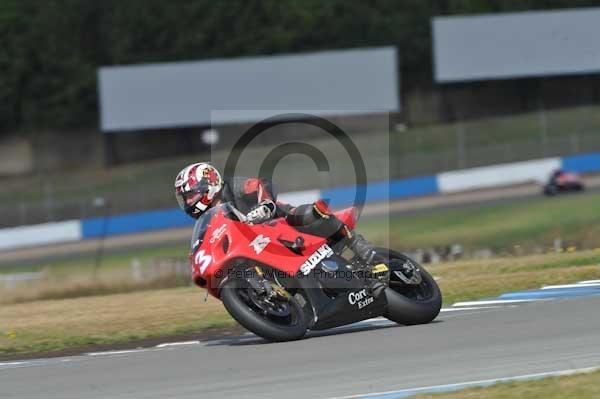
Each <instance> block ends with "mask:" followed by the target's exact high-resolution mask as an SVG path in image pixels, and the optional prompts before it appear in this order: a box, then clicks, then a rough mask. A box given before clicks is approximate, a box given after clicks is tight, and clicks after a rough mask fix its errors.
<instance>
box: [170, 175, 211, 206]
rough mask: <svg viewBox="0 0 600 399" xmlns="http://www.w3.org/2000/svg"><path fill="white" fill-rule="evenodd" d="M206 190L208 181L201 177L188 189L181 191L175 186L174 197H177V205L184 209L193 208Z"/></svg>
mask: <svg viewBox="0 0 600 399" xmlns="http://www.w3.org/2000/svg"><path fill="white" fill-rule="evenodd" d="M207 192H208V181H207V180H206V179H202V180H200V181H199V182H198V183H197V184H196V185H195V186H194V187H192V189H191V190H189V191H183V190H181V189H177V188H176V189H175V198H176V199H177V204H178V205H179V207H180V208H181V209H182V210H184V211H185V210H188V209H190V208H193V207H194V206H195V205H196V204H197V203H198V202H199V201H200V200H201V199H202V197H204V195H205V194H206V193H207Z"/></svg>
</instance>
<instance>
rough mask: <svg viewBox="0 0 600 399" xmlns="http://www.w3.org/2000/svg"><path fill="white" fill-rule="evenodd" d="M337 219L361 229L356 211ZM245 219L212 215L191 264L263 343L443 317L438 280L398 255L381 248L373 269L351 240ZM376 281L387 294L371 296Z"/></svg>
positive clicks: (217, 210)
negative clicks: (366, 323) (372, 323)
mask: <svg viewBox="0 0 600 399" xmlns="http://www.w3.org/2000/svg"><path fill="white" fill-rule="evenodd" d="M335 216H337V218H338V219H340V221H342V222H343V223H345V224H346V225H347V226H348V227H349V228H354V225H355V223H356V209H355V208H348V209H344V210H342V211H339V212H336V213H335ZM244 219H245V216H244V215H243V214H242V213H241V212H239V211H238V210H237V209H235V207H233V205H232V204H231V203H224V204H220V205H218V206H215V207H214V208H212V209H210V210H209V211H207V212H206V213H205V214H204V215H203V216H202V217H201V218H200V219H199V220H198V222H197V223H196V226H195V228H194V233H193V238H192V251H191V253H190V263H191V265H192V277H193V279H194V282H195V283H196V284H197V285H199V286H200V287H204V288H206V289H207V290H208V292H209V293H210V294H211V295H213V296H215V297H216V298H219V299H220V300H221V301H222V302H223V304H224V305H225V308H226V309H227V311H228V312H229V313H230V314H231V316H233V318H234V319H235V320H237V321H238V322H239V323H240V324H241V325H242V326H244V327H245V328H247V329H248V330H250V331H252V332H253V333H255V334H256V335H259V336H261V337H263V338H265V339H267V340H270V341H288V340H295V339H299V338H301V337H302V336H304V334H305V333H306V331H307V330H309V329H310V330H322V329H327V328H333V327H338V326H342V325H346V324H350V323H354V322H357V321H360V320H365V319H369V318H372V317H378V316H384V317H386V318H388V319H390V320H393V321H395V322H397V323H399V324H405V325H410V324H423V323H428V322H430V321H432V320H433V319H435V317H437V315H438V314H439V312H440V307H441V304H442V296H441V293H440V290H439V288H438V286H437V284H436V282H435V281H434V279H433V278H432V277H431V276H430V275H429V273H427V271H425V270H424V269H423V268H422V267H421V266H420V265H418V264H417V263H416V262H415V261H413V260H411V259H409V258H408V257H407V256H405V255H403V254H401V253H399V252H396V251H392V250H388V249H383V248H378V249H376V253H377V256H376V262H374V263H373V265H371V266H369V267H368V268H366V267H365V266H364V265H362V264H361V260H360V259H359V257H358V256H356V255H355V254H354V253H352V251H351V250H350V249H349V247H348V242H347V241H348V240H347V239H346V238H339V239H337V241H336V242H333V241H332V240H328V239H326V238H323V237H317V236H314V235H310V234H303V233H300V232H299V231H298V230H296V229H295V228H294V227H292V226H290V225H289V224H288V223H287V222H286V221H285V220H284V219H283V218H281V219H274V220H271V221H269V222H266V223H263V224H257V225H250V224H247V223H244ZM363 270H368V272H364V271H363ZM374 279H375V280H379V281H380V282H382V283H383V284H384V286H383V288H382V289H379V290H372V288H371V287H373V281H374ZM378 286H379V287H380V288H381V284H378Z"/></svg>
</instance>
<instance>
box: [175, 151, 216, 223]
mask: <svg viewBox="0 0 600 399" xmlns="http://www.w3.org/2000/svg"><path fill="white" fill-rule="evenodd" d="M222 188H223V179H222V178H221V175H220V174H219V171H218V170H217V169H216V168H215V167H214V166H212V165H211V164H209V163H207V162H202V163H194V164H191V165H189V166H186V167H185V168H183V170H182V171H181V172H179V174H178V175H177V177H176V178H175V198H177V203H178V204H179V207H180V208H181V209H182V210H184V211H185V213H187V214H188V215H190V216H191V217H193V218H198V217H199V216H200V215H201V214H202V213H203V212H204V211H206V210H207V209H208V208H209V207H210V206H211V204H212V203H213V201H214V199H215V197H216V195H217V194H218V193H219V191H221V189H222Z"/></svg>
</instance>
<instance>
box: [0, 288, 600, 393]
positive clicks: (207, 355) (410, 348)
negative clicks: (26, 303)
mask: <svg viewBox="0 0 600 399" xmlns="http://www.w3.org/2000/svg"><path fill="white" fill-rule="evenodd" d="M598 309H600V296H595V297H587V298H580V299H560V300H554V301H540V302H532V303H526V304H518V305H511V306H503V307H494V308H485V307H483V308H464V309H462V310H458V311H450V312H444V313H442V314H441V315H440V316H439V318H438V319H437V321H436V322H434V323H431V324H428V325H422V326H411V327H405V326H390V325H389V324H387V325H380V326H379V327H377V326H371V327H366V328H363V329H361V328H358V329H356V328H355V329H353V330H352V329H338V330H337V331H333V333H325V334H313V335H311V336H310V337H309V338H307V339H304V340H301V341H295V342H288V343H276V344H268V343H265V342H264V341H262V340H261V339H259V338H256V337H254V336H244V337H237V338H227V339H224V340H221V341H212V342H205V343H200V344H196V345H186V346H173V347H164V348H160V349H156V348H153V349H147V350H140V351H136V352H124V353H113V354H100V355H97V356H90V355H88V356H77V357H71V358H58V359H45V360H40V361H39V362H35V361H33V362H31V361H28V362H23V363H19V362H13V363H8V364H7V363H4V364H1V363H0V397H2V398H11V399H12V398H48V399H50V398H61V399H67V398H78V399H79V398H86V399H95V398H133V399H142V398H143V399H149V398H161V399H162V398H195V399H197V398H277V399H280V398H282V397H284V398H335V397H346V396H349V395H361V394H369V393H374V392H385V391H391V390H400V389H407V388H417V387H424V386H431V385H440V384H450V383H461V382H467V381H473V380H485V379H494V378H503V377H511V376H518V375H524V374H532V373H543V372H549V371H556V370H565V369H574V368H583V367H593V366H598V365H600V317H598V313H599V310H598Z"/></svg>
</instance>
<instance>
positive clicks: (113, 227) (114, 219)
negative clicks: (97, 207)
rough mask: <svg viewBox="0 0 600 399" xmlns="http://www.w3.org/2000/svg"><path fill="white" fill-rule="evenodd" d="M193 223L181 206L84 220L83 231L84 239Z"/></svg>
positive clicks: (82, 223) (82, 222)
mask: <svg viewBox="0 0 600 399" xmlns="http://www.w3.org/2000/svg"><path fill="white" fill-rule="evenodd" d="M193 224H194V220H193V219H191V218H190V217H189V216H187V215H186V214H185V213H183V212H181V210H180V209H179V208H174V209H165V210H159V211H150V212H138V213H129V214H125V215H118V216H110V217H106V218H94V219H86V220H82V221H81V232H82V237H83V239H87V238H97V237H103V236H112V235H117V234H130V233H139V232H142V231H151V230H162V229H168V228H175V227H185V226H191V225H193Z"/></svg>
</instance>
